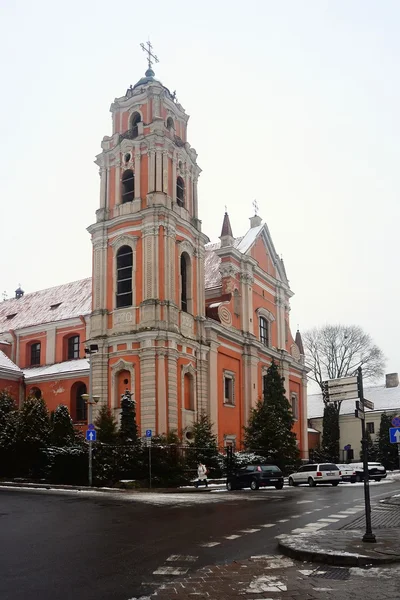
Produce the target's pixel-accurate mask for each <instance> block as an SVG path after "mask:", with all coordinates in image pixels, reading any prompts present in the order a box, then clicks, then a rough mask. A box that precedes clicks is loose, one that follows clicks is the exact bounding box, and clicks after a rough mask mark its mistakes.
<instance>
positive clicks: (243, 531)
mask: <svg viewBox="0 0 400 600" xmlns="http://www.w3.org/2000/svg"><path fill="white" fill-rule="evenodd" d="M239 531H240V533H256V531H261V529H239Z"/></svg>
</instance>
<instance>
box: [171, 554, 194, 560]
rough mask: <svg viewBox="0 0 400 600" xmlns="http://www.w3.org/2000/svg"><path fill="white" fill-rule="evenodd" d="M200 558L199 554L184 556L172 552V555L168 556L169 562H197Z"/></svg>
mask: <svg viewBox="0 0 400 600" xmlns="http://www.w3.org/2000/svg"><path fill="white" fill-rule="evenodd" d="M198 558H199V557H198V556H184V555H183V554H171V556H169V557H168V558H167V562H178V561H182V562H195V561H196V560H197V559H198Z"/></svg>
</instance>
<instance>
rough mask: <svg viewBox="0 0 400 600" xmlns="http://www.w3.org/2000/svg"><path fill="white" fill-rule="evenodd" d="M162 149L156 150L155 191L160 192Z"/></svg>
mask: <svg viewBox="0 0 400 600" xmlns="http://www.w3.org/2000/svg"><path fill="white" fill-rule="evenodd" d="M162 175H163V172H162V151H161V150H157V152H156V191H157V192H162Z"/></svg>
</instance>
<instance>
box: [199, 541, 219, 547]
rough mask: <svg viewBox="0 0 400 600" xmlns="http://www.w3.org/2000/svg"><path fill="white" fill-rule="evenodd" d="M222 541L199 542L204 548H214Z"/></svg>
mask: <svg viewBox="0 0 400 600" xmlns="http://www.w3.org/2000/svg"><path fill="white" fill-rule="evenodd" d="M220 543H221V542H207V543H205V544H199V546H201V547H202V548H212V547H213V546H219V545H220Z"/></svg>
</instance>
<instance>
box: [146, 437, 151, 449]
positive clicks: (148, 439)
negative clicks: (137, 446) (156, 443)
mask: <svg viewBox="0 0 400 600" xmlns="http://www.w3.org/2000/svg"><path fill="white" fill-rule="evenodd" d="M146 446H147V447H149V446H151V437H147V438H146Z"/></svg>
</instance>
